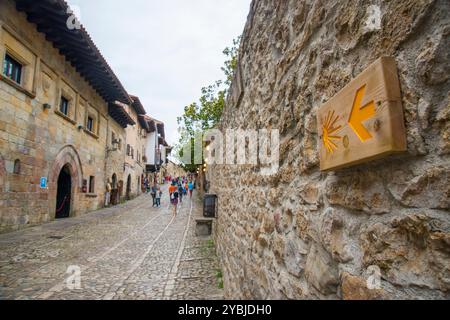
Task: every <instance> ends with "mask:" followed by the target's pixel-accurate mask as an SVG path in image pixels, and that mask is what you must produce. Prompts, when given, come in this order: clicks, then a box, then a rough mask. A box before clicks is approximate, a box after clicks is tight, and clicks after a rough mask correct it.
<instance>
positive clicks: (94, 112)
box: [0, 0, 145, 232]
mask: <svg viewBox="0 0 450 320" xmlns="http://www.w3.org/2000/svg"><path fill="white" fill-rule="evenodd" d="M68 12H70V11H69V10H68V7H67V4H66V3H65V1H62V0H58V1H46V0H44V1H25V0H23V1H20V0H17V1H13V0H2V1H0V62H1V67H2V70H1V74H0V232H5V231H10V230H17V229H19V228H22V227H26V226H30V225H36V224H40V223H44V222H48V221H51V220H53V219H57V218H66V217H74V216H78V215H81V214H83V213H86V212H89V211H92V210H96V209H98V208H101V207H103V206H104V205H105V204H108V201H106V203H105V200H107V199H105V196H106V192H107V191H108V190H107V189H108V185H109V186H110V187H111V189H112V190H111V192H110V194H112V195H114V203H118V202H119V201H120V200H121V199H123V198H124V197H125V196H126V195H127V189H126V187H127V185H126V183H127V179H128V176H130V175H131V176H132V178H133V180H132V181H133V183H134V184H133V185H132V186H131V188H133V190H132V191H133V192H134V195H137V194H139V190H140V181H141V178H142V174H143V173H144V164H143V162H142V158H141V155H143V154H144V152H143V151H142V149H143V146H144V143H145V139H144V138H143V136H142V135H141V134H140V133H142V132H141V131H142V130H141V129H142V127H141V126H140V122H139V117H138V115H141V114H145V110H144V109H143V107H142V105H140V106H136V101H135V100H133V98H132V97H130V96H129V95H128V93H127V92H126V91H125V89H124V88H123V86H122V85H121V83H120V81H119V80H118V79H117V77H116V76H115V74H114V72H113V71H112V70H111V68H110V67H109V65H108V64H107V62H106V61H105V60H104V58H103V57H102V55H101V53H100V52H99V50H98V49H97V47H96V46H95V44H94V43H93V42H92V40H91V38H90V36H89V35H88V34H87V32H86V31H85V30H84V28H83V27H81V28H79V29H70V28H68V27H67V24H66V21H67V20H68V19H69V18H70V14H69V13H68ZM127 144H130V145H132V146H133V148H134V149H135V154H134V155H135V159H131V160H134V161H130V159H129V157H127V155H126V151H127V150H126V146H127ZM137 151H139V154H138V155H137V153H136V152H137ZM127 165H128V166H127Z"/></svg>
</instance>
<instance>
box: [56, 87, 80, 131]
mask: <svg viewBox="0 0 450 320" xmlns="http://www.w3.org/2000/svg"><path fill="white" fill-rule="evenodd" d="M66 86H67V84H66ZM71 89H72V88H71ZM72 90H73V89H72ZM73 92H74V93H75V96H74V95H73V94H71V93H70V92H68V91H67V90H66V89H65V88H64V87H63V86H62V85H61V84H60V89H59V95H58V103H57V108H55V113H56V114H57V115H58V116H60V117H61V118H63V119H64V120H66V121H68V122H70V123H72V124H73V125H75V124H76V121H75V117H76V104H77V94H76V92H75V90H73ZM63 98H64V99H66V100H67V101H69V107H68V112H67V113H68V114H67V115H66V114H64V113H62V112H61V111H60V106H61V101H62V99H63Z"/></svg>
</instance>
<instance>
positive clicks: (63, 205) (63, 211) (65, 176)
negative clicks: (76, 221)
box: [55, 165, 72, 219]
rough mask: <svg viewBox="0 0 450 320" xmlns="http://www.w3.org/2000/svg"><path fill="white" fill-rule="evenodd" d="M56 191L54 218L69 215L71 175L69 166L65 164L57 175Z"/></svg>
mask: <svg viewBox="0 0 450 320" xmlns="http://www.w3.org/2000/svg"><path fill="white" fill-rule="evenodd" d="M57 188H58V189H57V193H56V213H55V218H56V219H63V218H68V217H70V203H71V200H72V177H71V176H70V168H69V166H68V165H65V166H64V167H63V168H62V169H61V172H60V173H59V176H58V186H57Z"/></svg>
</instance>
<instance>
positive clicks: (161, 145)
mask: <svg viewBox="0 0 450 320" xmlns="http://www.w3.org/2000/svg"><path fill="white" fill-rule="evenodd" d="M145 120H146V121H147V125H148V128H149V131H148V134H147V138H146V147H145V160H146V175H147V177H148V179H149V180H150V181H151V182H153V183H162V181H163V177H164V175H163V172H162V171H161V166H162V165H163V164H164V163H166V161H167V157H168V155H169V153H170V151H171V148H170V147H169V145H168V144H167V142H166V140H165V137H166V136H165V130H164V123H162V122H161V121H159V120H156V119H153V118H151V117H149V116H146V117H145Z"/></svg>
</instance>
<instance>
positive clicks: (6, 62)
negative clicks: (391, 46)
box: [2, 50, 25, 85]
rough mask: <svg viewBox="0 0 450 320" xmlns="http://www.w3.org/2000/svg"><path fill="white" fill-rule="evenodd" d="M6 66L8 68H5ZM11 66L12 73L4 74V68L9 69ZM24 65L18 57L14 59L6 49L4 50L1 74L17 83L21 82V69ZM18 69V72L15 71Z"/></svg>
mask: <svg viewBox="0 0 450 320" xmlns="http://www.w3.org/2000/svg"><path fill="white" fill-rule="evenodd" d="M6 66H8V67H9V68H5V67H6ZM11 66H12V67H13V70H14V69H15V72H13V74H12V75H8V74H6V73H7V71H5V69H10V67H11ZM24 68H25V66H24V65H23V63H22V62H20V61H19V60H18V59H16V58H15V57H14V56H13V55H12V54H10V52H9V51H8V50H6V51H5V57H4V58H3V70H2V72H3V75H4V76H6V77H8V78H9V79H11V80H12V81H14V82H15V83H17V84H18V85H21V84H22V81H23V71H24ZM17 71H20V72H17Z"/></svg>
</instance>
